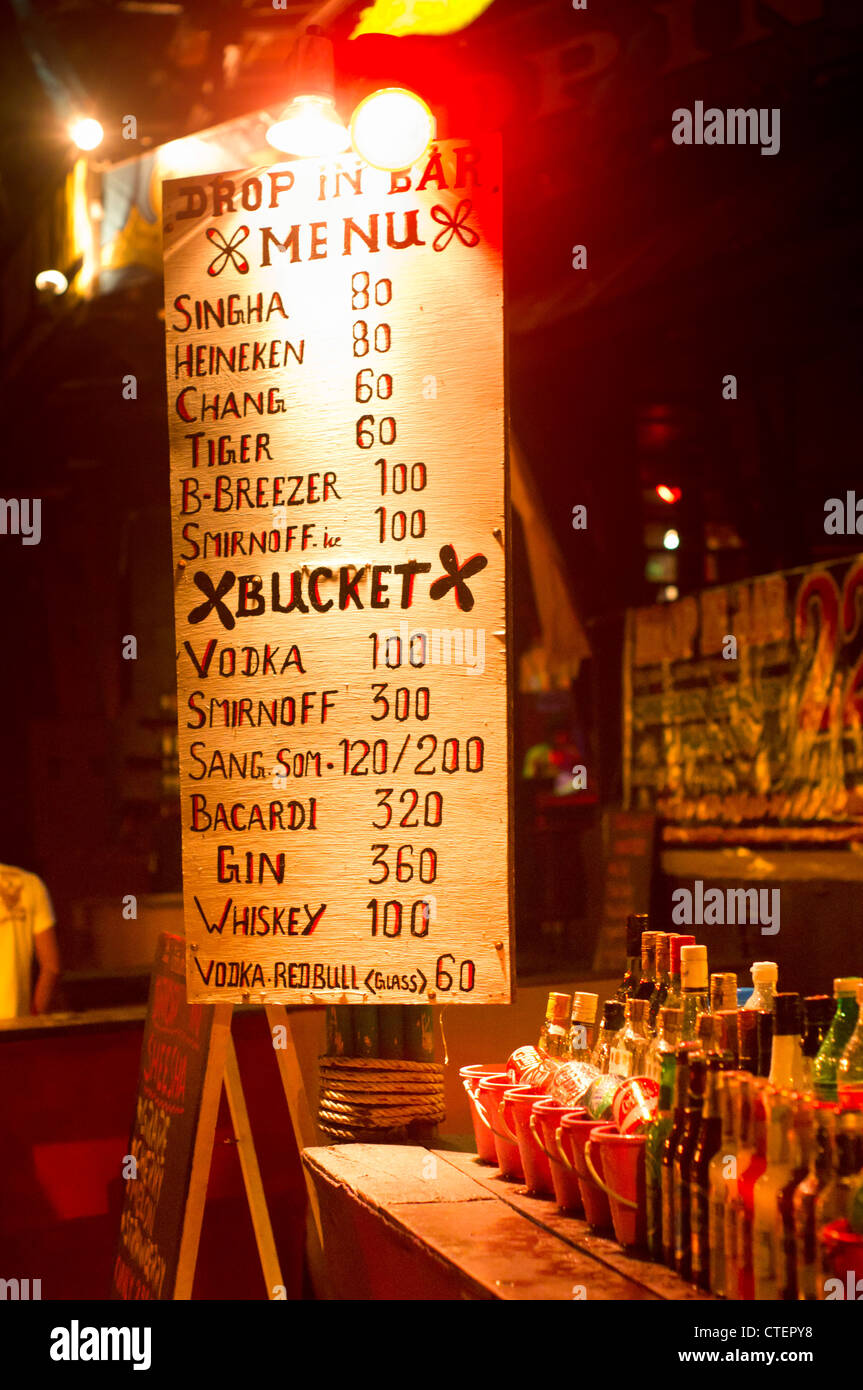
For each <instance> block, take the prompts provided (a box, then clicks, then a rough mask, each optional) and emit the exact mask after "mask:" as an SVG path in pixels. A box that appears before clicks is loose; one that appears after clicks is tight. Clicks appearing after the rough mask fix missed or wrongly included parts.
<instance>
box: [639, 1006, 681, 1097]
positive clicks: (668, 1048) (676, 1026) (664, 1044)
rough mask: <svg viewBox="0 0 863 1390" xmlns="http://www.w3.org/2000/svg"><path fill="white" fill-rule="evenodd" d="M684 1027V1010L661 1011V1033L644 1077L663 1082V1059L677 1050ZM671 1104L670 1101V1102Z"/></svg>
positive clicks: (654, 1042)
mask: <svg viewBox="0 0 863 1390" xmlns="http://www.w3.org/2000/svg"><path fill="white" fill-rule="evenodd" d="M682 1026H683V1010H682V1009H669V1008H667V1007H666V1008H663V1009H660V1010H659V1031H658V1032H657V1034H656V1037H655V1038H652V1039H651V1041H650V1045H649V1047H648V1049H647V1056H646V1058H645V1062H644V1075H645V1076H650V1077H652V1078H653V1080H654V1081H659V1082H661V1081H662V1062H663V1058H664V1057H665V1056H666V1055H667V1054H668V1053H669V1052H670V1053H672V1054H673V1053H674V1052H676V1050H677V1044H678V1043H679V1042H680V1029H681V1027H682ZM669 1104H670V1101H669Z"/></svg>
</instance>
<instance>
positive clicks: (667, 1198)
mask: <svg viewBox="0 0 863 1390" xmlns="http://www.w3.org/2000/svg"><path fill="white" fill-rule="evenodd" d="M692 1051H693V1049H692V1045H691V1044H687V1043H681V1044H680V1046H679V1047H678V1049H677V1051H676V1053H675V1054H674V1059H675V1070H674V1103H673V1105H672V1107H671V1128H670V1129H669V1130H668V1133H667V1134H666V1136H665V1143H664V1144H663V1145H662V1156H661V1158H660V1167H661V1173H660V1182H661V1186H662V1259H663V1263H665V1264H667V1265H668V1266H669V1267H670V1268H671V1269H673V1268H674V1152H675V1149H676V1148H677V1145H678V1142H679V1140H680V1137H681V1135H682V1133H683V1121H684V1116H685V1114H686V1100H687V1096H688V1093H689V1060H690V1056H691V1055H692Z"/></svg>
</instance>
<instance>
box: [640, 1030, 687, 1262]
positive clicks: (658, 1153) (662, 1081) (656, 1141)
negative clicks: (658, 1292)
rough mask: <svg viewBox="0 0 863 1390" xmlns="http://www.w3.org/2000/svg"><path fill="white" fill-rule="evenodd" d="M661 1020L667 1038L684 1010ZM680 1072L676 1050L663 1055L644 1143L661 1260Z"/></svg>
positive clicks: (651, 1227)
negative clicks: (665, 1156)
mask: <svg viewBox="0 0 863 1390" xmlns="http://www.w3.org/2000/svg"><path fill="white" fill-rule="evenodd" d="M661 1017H662V1022H663V1025H664V1028H665V1035H666V1037H668V1036H669V1034H670V1030H671V1029H672V1028H677V1029H679V1028H680V1024H681V1022H682V1020H683V1011H682V1010H681V1009H663V1010H662V1015H661ZM676 1071H677V1056H676V1052H675V1049H674V1048H672V1047H670V1046H669V1048H668V1049H667V1050H666V1051H663V1052H662V1053H661V1054H660V1072H659V1103H658V1106H657V1110H656V1119H655V1120H654V1121H653V1124H652V1125H651V1126H650V1128H649V1129H648V1131H647V1139H646V1141H645V1145H644V1167H645V1182H646V1196H647V1248H648V1250H649V1251H650V1254H651V1256H652V1258H653V1259H654V1260H661V1259H662V1146H663V1144H664V1143H665V1141H666V1139H667V1138H668V1134H669V1131H670V1129H671V1124H672V1120H673V1118H674V1112H673V1105H674V1077H675V1073H676Z"/></svg>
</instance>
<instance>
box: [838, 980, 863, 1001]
mask: <svg viewBox="0 0 863 1390" xmlns="http://www.w3.org/2000/svg"><path fill="white" fill-rule="evenodd" d="M859 984H863V978H861V976H860V975H840V976H839V977H838V979H835V980H834V981H833V998H834V999H838V998H839V996H840V994H850V995H851V997H852V998H854V997H855V996H856V994H857V986H858V985H859Z"/></svg>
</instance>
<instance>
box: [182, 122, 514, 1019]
mask: <svg viewBox="0 0 863 1390" xmlns="http://www.w3.org/2000/svg"><path fill="white" fill-rule="evenodd" d="M500 203H501V180H500V150H499V141H498V139H497V137H494V138H489V139H484V140H483V141H482V142H480V143H478V144H469V143H467V142H466V141H459V140H452V141H441V142H439V143H437V144H436V145H434V146H433V147H432V148H431V149H430V151H429V152H428V153H427V154H426V155H425V156H424V157H423V159H422V160H421V161H420V162H419V163H418V164H417V165H416V166H415V167H414V168H412V169H410V170H406V171H404V172H401V173H394V174H390V173H385V172H383V171H381V170H378V169H374V168H372V167H370V166H368V165H366V164H364V163H363V162H362V161H360V160H358V159H357V158H356V157H354V156H353V155H344V156H341V157H340V158H338V159H334V160H326V161H321V160H318V159H310V160H297V161H292V162H289V163H283V164H279V165H276V166H272V167H269V168H255V169H249V170H244V171H241V172H239V173H227V174H221V175H218V176H216V177H209V176H208V177H206V178H200V179H196V178H184V179H179V180H169V181H167V182H166V183H165V184H164V199H163V209H164V219H165V224H164V258H165V285H166V298H165V328H166V338H167V381H168V412H169V419H170V439H171V505H172V519H173V540H174V561H175V565H176V571H175V621H176V633H177V649H178V650H177V660H178V667H177V671H178V698H179V742H180V785H181V799H182V828H183V877H184V896H185V924H186V940H187V943H188V959H187V974H188V986H189V997H190V998H191V999H198V1000H211V1001H216V1000H236V1001H241V1000H252V1001H260V1002H267V1003H273V1002H279V1001H281V1002H290V1003H309V1004H311V1003H334V1002H345V1003H362V1002H364V1001H365V1002H367V1003H410V1004H419V1003H426V1002H438V1003H478V1002H487V1003H504V1002H508V1001H509V999H510V949H511V943H510V902H511V891H510V850H509V846H510V838H511V837H510V831H509V815H510V811H509V803H510V798H509V786H508V779H509V772H508V767H509V759H508V742H509V728H508V699H507V690H508V674H507V671H508V642H507V607H506V551H507V530H506V494H505V447H504V440H505V428H504V392H503V331H502V283H501V244H500V222H501V214H500Z"/></svg>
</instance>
